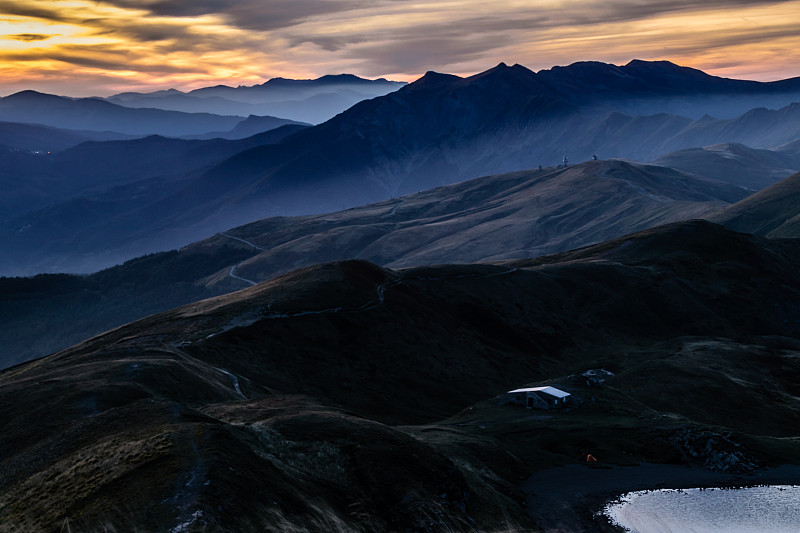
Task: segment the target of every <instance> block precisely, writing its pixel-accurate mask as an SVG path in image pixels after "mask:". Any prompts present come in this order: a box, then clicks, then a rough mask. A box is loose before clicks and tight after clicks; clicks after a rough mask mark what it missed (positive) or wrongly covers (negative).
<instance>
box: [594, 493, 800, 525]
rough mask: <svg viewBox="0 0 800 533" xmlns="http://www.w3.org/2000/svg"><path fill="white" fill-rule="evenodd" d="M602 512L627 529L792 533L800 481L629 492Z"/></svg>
mask: <svg viewBox="0 0 800 533" xmlns="http://www.w3.org/2000/svg"><path fill="white" fill-rule="evenodd" d="M603 512H604V514H605V515H606V516H608V517H609V519H610V520H611V522H612V523H614V524H616V525H618V526H621V527H623V528H624V529H626V530H627V531H629V532H632V533H679V532H680V533H721V532H725V533H797V532H798V531H800V485H769V486H760V487H746V488H741V489H660V490H652V491H640V492H630V493H628V494H625V495H624V496H622V497H621V498H620V499H619V500H617V501H615V502H612V503H610V504H608V505H607V506H606V508H605V509H604V511H603Z"/></svg>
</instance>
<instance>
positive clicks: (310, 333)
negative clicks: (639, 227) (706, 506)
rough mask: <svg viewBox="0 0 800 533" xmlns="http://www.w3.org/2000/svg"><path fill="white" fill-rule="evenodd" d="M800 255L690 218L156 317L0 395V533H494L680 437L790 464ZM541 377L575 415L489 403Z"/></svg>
mask: <svg viewBox="0 0 800 533" xmlns="http://www.w3.org/2000/svg"><path fill="white" fill-rule="evenodd" d="M799 260H800V248H798V244H797V243H796V242H794V241H772V240H766V239H762V238H758V237H752V236H748V235H743V234H739V233H735V232H732V231H730V230H726V229H725V228H723V227H720V226H717V225H714V224H711V223H708V222H703V221H692V222H687V223H679V224H672V225H668V226H665V227H661V228H656V229H653V230H648V231H645V232H642V233H638V234H635V235H632V236H630V237H625V238H620V239H617V240H615V241H611V242H608V243H604V244H601V245H596V246H592V247H589V248H584V249H581V250H577V251H574V252H568V253H564V254H560V255H557V256H550V257H546V258H542V259H538V260H517V261H511V262H506V263H502V264H484V265H480V264H475V265H460V266H452V265H450V266H435V267H420V268H414V269H407V270H395V271H393V270H388V269H383V268H380V267H377V266H375V265H373V264H370V263H367V262H364V261H345V262H338V263H328V264H323V265H318V266H313V267H309V268H305V269H302V270H298V271H295V272H292V273H290V274H287V275H285V276H282V277H280V278H277V279H274V280H271V281H269V282H265V283H262V284H260V285H258V286H255V287H252V288H250V289H245V290H243V291H239V292H237V293H233V294H229V295H225V296H221V297H216V298H213V299H209V300H204V301H201V302H197V303H195V304H191V305H188V306H184V307H181V308H178V309H175V310H173V311H169V312H166V313H161V314H159V315H154V316H152V317H149V318H146V319H143V320H140V321H138V322H134V323H132V324H129V325H126V326H123V327H121V328H118V329H116V330H113V331H110V332H108V333H105V334H103V335H101V336H98V337H95V338H93V339H89V340H87V341H85V342H83V343H81V344H79V345H76V346H75V347H73V348H70V349H69V350H65V351H63V352H61V353H59V354H55V355H53V356H50V357H47V358H44V359H40V360H37V361H33V362H30V363H27V364H24V365H20V366H17V367H14V368H11V369H8V370H6V371H4V372H3V373H2V374H0V419H2V420H3V421H4V431H3V432H2V434H0V512H2V515H3V517H4V521H3V523H2V525H0V530H2V531H30V530H42V531H56V530H58V529H59V528H60V527H61V526H62V525H63V523H64V520H65V519H66V518H69V519H70V523H71V524H72V526H73V531H101V530H104V529H105V530H117V531H123V530H125V531H129V530H134V529H136V528H138V529H139V530H147V531H230V530H237V531H320V530H329V531H337V530H340V531H407V530H415V531H470V530H480V531H494V530H499V529H502V528H504V527H506V526H507V525H508V523H509V522H511V523H517V524H520V525H521V526H525V525H528V526H531V527H533V526H532V524H531V523H530V521H529V519H526V518H525V516H524V513H523V509H524V507H523V505H522V501H521V496H520V494H519V492H517V490H516V489H515V488H514V485H515V484H516V483H517V482H518V481H519V480H520V476H525V475H526V474H527V473H529V472H531V471H532V470H535V469H539V468H543V467H546V466H551V465H555V464H565V463H569V462H571V461H575V456H576V455H577V454H578V453H579V452H580V451H581V450H582V449H583V448H586V447H590V448H591V449H592V450H594V451H595V452H596V453H598V454H599V455H601V456H602V457H603V460H605V461H609V462H618V463H624V462H627V463H630V462H631V461H640V460H646V461H658V462H665V461H666V462H672V461H674V462H682V461H700V462H701V463H702V461H704V460H711V459H709V458H708V457H706V456H704V455H703V454H700V455H699V456H698V457H694V456H692V455H691V454H690V453H688V452H687V450H686V446H687V444H686V442H689V441H690V440H691V439H689V437H687V435H690V436H696V435H698V434H700V435H703V434H704V433H702V432H703V431H706V432H713V434H717V433H720V432H724V433H725V434H726V435H728V436H726V437H725V438H726V439H728V440H727V441H725V442H726V443H727V442H733V443H734V444H731V446H733V445H735V446H738V447H739V448H737V450H743V453H744V455H745V456H746V457H747V461H746V464H748V465H749V464H751V463H752V464H758V465H764V464H773V463H776V462H793V461H798V460H800V451H798V448H797V442H796V437H797V435H796V430H795V428H796V427H797V425H798V423H800V400H798V397H799V396H800V390H798V388H797V383H798V382H799V379H800V343H799V342H798V341H796V340H793V339H796V338H798V337H799V336H800V309H799V308H798V305H797V302H798V301H800V272H799V271H798V269H797V264H798V261H799ZM591 368H606V369H609V370H612V371H614V372H615V373H616V376H615V377H614V378H612V379H611V380H610V381H609V384H608V385H607V386H603V387H587V386H586V385H585V384H584V383H583V380H582V379H580V378H579V377H577V376H578V375H579V374H580V373H581V372H583V371H585V370H588V369H591ZM532 382H536V383H544V382H546V383H553V384H556V385H558V386H561V387H563V388H566V389H567V390H570V391H571V392H573V394H574V395H575V398H576V406H575V407H574V408H573V409H571V410H569V411H566V412H562V413H553V414H548V415H547V416H535V413H531V412H530V411H525V410H524V409H519V410H517V409H514V408H511V407H507V406H497V405H496V402H495V401H486V400H488V399H490V398H492V397H493V396H495V395H497V394H499V393H502V392H503V391H505V390H508V389H509V388H512V387H516V386H519V385H523V384H525V383H532ZM475 402H482V403H479V404H478V405H475V406H474V407H473V408H471V409H467V410H464V411H462V410H463V409H464V408H467V407H469V406H471V405H473V404H475ZM460 411H461V412H460ZM453 415H455V416H454V417H453V418H448V417H451V416H453ZM531 415H534V416H531ZM665 415H669V416H668V417H665ZM409 424H413V425H411V426H409ZM698 432H699V433H698ZM692 438H695V437H692ZM695 440H696V439H695ZM691 442H694V441H693V440H692V441H691ZM703 449H705V448H703ZM703 453H707V452H703ZM712 459H713V458H712ZM742 464H744V463H742ZM534 515H535V513H534Z"/></svg>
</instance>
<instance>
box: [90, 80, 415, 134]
mask: <svg viewBox="0 0 800 533" xmlns="http://www.w3.org/2000/svg"><path fill="white" fill-rule="evenodd" d="M403 85H405V83H404V82H396V81H388V80H386V79H383V78H380V79H377V80H367V79H364V78H359V77H358V76H353V75H352V74H340V75H328V76H322V77H320V78H317V79H315V80H292V79H286V78H272V79H270V80H268V81H266V82H265V83H263V84H260V85H253V86H239V87H229V86H227V85H218V86H216V87H204V88H202V89H195V90H193V91H189V92H188V93H185V92H182V91H178V90H175V89H170V90H168V91H157V92H153V93H121V94H117V95H114V96H110V97H108V98H106V100H107V101H109V102H112V103H115V104H118V105H121V106H125V107H133V108H156V109H164V110H171V111H183V112H187V113H215V114H217V115H238V116H249V115H257V116H263V115H271V116H276V117H283V118H287V119H292V120H297V121H301V122H310V123H313V124H319V123H321V122H325V121H326V120H328V119H330V118H332V117H333V116H335V115H337V114H339V113H341V112H342V111H344V110H346V109H348V108H349V107H352V106H353V105H355V104H356V103H358V102H360V101H362V100H367V99H370V98H375V97H376V96H383V95H385V94H388V93H390V92H393V91H396V90H397V89H399V88H400V87H402V86H403Z"/></svg>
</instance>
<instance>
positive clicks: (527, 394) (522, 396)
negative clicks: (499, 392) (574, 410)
mask: <svg viewBox="0 0 800 533" xmlns="http://www.w3.org/2000/svg"><path fill="white" fill-rule="evenodd" d="M571 396H572V395H571V394H570V393H568V392H564V391H563V390H561V389H557V388H555V387H530V388H525V389H515V390H510V391H508V392H507V393H506V400H507V401H508V403H513V404H516V405H524V406H525V407H527V408H528V409H533V408H536V409H557V408H560V407H565V406H566V405H567V404H568V403H569V400H570V397H571Z"/></svg>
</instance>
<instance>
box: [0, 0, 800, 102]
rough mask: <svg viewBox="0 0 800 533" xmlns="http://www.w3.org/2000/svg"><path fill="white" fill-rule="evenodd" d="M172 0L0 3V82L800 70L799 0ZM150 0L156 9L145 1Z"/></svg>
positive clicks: (110, 84)
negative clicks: (651, 0) (622, 69)
mask: <svg viewBox="0 0 800 533" xmlns="http://www.w3.org/2000/svg"><path fill="white" fill-rule="evenodd" d="M172 1H173V2H174V5H172V4H170V2H151V1H149V0H142V2H141V3H140V4H139V6H138V7H137V8H135V9H134V8H130V7H126V6H127V5H129V4H130V3H129V2H119V3H118V5H115V4H117V2H115V0H105V1H88V0H25V2H14V1H4V2H0V5H2V6H3V7H4V11H5V13H4V14H2V15H0V74H2V78H0V79H1V80H2V81H0V94H4V95H5V94H10V93H13V92H16V91H19V90H23V89H34V90H40V91H43V92H52V93H56V94H66V95H71V96H89V95H100V96H103V95H109V94H113V93H115V92H122V91H130V90H134V91H152V90H160V89H167V88H176V89H181V90H191V89H195V88H199V87H203V86H209V85H216V84H226V85H253V84H257V83H263V82H264V81H266V80H267V79H269V78H272V77H277V76H281V77H288V78H303V79H308V78H316V77H319V76H322V75H325V74H338V73H345V72H346V73H352V74H356V75H359V76H363V77H367V78H375V77H386V78H389V79H395V80H401V81H413V80H414V79H417V78H418V77H419V76H421V75H422V74H424V72H425V71H427V70H436V71H439V72H449V73H455V74H458V75H462V76H468V75H471V74H474V73H476V72H480V71H482V70H485V69H487V68H490V67H492V66H494V65H496V64H497V63H499V62H501V61H504V62H506V63H509V64H513V63H520V64H522V65H525V66H527V67H528V68H531V69H532V70H541V69H544V68H550V67H552V66H554V65H567V64H570V63H573V62H575V61H584V60H595V61H604V62H608V63H615V64H624V63H627V62H628V61H630V60H631V59H634V58H637V59H646V60H656V59H666V60H669V61H672V62H674V63H677V64H680V65H684V66H690V67H694V68H699V69H701V70H704V71H706V72H708V73H709V74H713V75H719V76H726V77H735V78H742V79H755V80H760V81H772V80H776V79H783V78H787V77H793V76H800V67H798V65H800V0H790V1H786V2H774V3H770V4H764V3H763V2H758V1H753V2H735V3H734V2H731V4H730V6H726V5H725V3H724V2H711V3H709V4H705V3H702V2H699V1H698V2H697V3H696V4H692V3H691V2H681V4H680V5H681V6H682V7H680V9H679V8H677V7H676V8H672V9H670V8H669V6H667V7H660V8H656V7H652V6H647V5H644V6H643V5H641V3H638V2H630V0H607V1H605V2H600V0H548V1H543V2H536V3H535V4H536V5H535V6H531V4H532V2H526V1H520V0H498V1H497V2H493V3H490V4H489V3H486V2H479V1H477V0H435V1H429V2H414V1H412V2H403V3H398V2H393V1H388V0H376V2H375V3H374V4H373V5H372V6H370V7H363V5H362V4H360V3H355V4H353V5H354V7H351V8H342V9H340V10H338V11H330V10H329V11H328V12H321V11H320V12H315V11H313V9H311V7H314V6H316V5H317V4H316V3H315V4H313V5H311V4H309V5H311V7H308V6H304V1H303V0H297V2H296V6H290V7H288V8H282V9H284V11H287V12H284V11H281V12H279V13H276V14H275V17H278V18H279V17H284V18H285V22H284V23H283V24H279V25H276V24H273V23H272V22H273V19H275V17H273V16H272V15H273V14H272V13H271V12H270V11H269V10H270V9H272V8H271V7H270V6H269V5H268V4H264V3H263V2H257V1H256V0H241V1H240V2H239V3H237V5H236V6H233V7H230V8H229V10H230V12H226V13H203V12H202V10H198V9H197V8H196V6H194V5H192V4H191V3H190V0H172ZM181 2H186V5H182V3H181ZM162 4H170V6H169V9H167V10H165V11H164V10H162V12H156V11H155V10H156V9H157V8H158V6H159V5H162ZM343 4H346V3H343ZM714 6H716V7H714ZM245 8H247V9H249V11H248V10H247V9H245ZM292 9H296V10H297V12H296V13H295V12H294V11H291V10H292ZM237 10H238V11H237ZM262 26H263V27H262Z"/></svg>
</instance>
